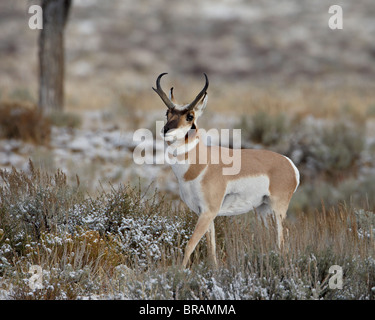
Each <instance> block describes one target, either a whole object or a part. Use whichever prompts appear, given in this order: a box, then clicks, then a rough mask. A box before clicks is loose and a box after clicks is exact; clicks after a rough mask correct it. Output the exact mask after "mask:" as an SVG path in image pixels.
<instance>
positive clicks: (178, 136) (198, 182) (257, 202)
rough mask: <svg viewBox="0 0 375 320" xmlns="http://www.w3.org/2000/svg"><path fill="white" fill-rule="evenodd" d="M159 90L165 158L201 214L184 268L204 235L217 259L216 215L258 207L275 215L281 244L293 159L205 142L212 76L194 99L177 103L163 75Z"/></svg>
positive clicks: (294, 178) (292, 187) (293, 185)
mask: <svg viewBox="0 0 375 320" xmlns="http://www.w3.org/2000/svg"><path fill="white" fill-rule="evenodd" d="M165 74H166V73H162V74H161V75H159V77H158V78H157V80H156V89H155V88H153V90H154V91H155V92H156V93H157V94H158V95H159V96H160V98H161V99H162V100H163V102H164V103H165V105H166V106H167V107H168V110H167V123H166V124H165V126H164V127H163V129H162V131H161V136H162V138H163V139H164V140H165V141H166V143H167V144H168V148H167V151H168V152H167V157H169V158H173V157H174V158H176V161H175V162H172V161H171V162H170V163H171V166H172V170H173V172H174V173H175V175H176V177H177V179H178V182H179V187H180V196H181V198H182V200H183V201H184V202H185V203H186V205H187V206H188V207H189V208H190V209H191V210H192V211H194V212H195V213H196V214H197V215H198V217H199V218H198V221H197V224H196V227H195V230H194V232H193V235H192V236H191V238H190V240H189V241H188V243H187V245H186V248H185V255H184V259H183V266H184V267H186V265H187V264H188V261H189V258H190V255H191V254H192V252H193V251H194V249H195V247H196V245H197V244H198V242H199V240H200V239H201V238H202V237H203V235H204V234H206V238H207V243H208V250H209V255H210V256H211V258H212V262H213V263H214V265H215V266H216V265H217V261H216V244H215V227H214V219H215V217H216V216H231V215H238V214H243V213H246V212H249V211H251V210H255V211H256V213H258V214H260V215H261V216H262V217H263V218H264V217H267V215H268V214H273V215H274V217H275V221H276V224H277V233H278V245H279V247H281V245H282V243H283V227H282V222H283V219H285V217H286V212H287V209H288V206H289V202H290V199H291V197H292V195H293V193H294V192H295V191H296V189H297V187H298V185H299V172H298V169H297V168H296V166H295V165H294V164H293V162H292V161H291V160H290V159H289V158H287V157H285V156H283V155H281V154H278V153H275V152H271V151H267V150H253V149H229V148H224V147H220V146H206V145H205V144H204V142H203V139H202V136H201V134H200V130H198V127H197V119H198V118H199V117H200V116H201V115H202V112H203V110H204V109H205V108H206V105H207V88H208V78H207V75H206V74H204V76H205V79H206V83H205V86H204V88H203V89H202V90H201V92H200V93H199V94H198V95H197V96H196V98H195V99H194V101H193V102H191V103H190V104H186V105H179V104H177V103H176V101H175V99H174V96H173V88H171V90H170V94H169V96H167V95H166V93H165V92H164V91H163V90H162V88H161V86H160V79H161V77H162V76H164V75H165ZM229 157H234V158H236V159H237V160H240V161H237V162H236V163H237V164H239V165H237V166H238V168H237V170H235V174H230V173H229V174H228V172H230V171H228V172H227V173H225V169H228V167H229V164H228V163H229V161H228V159H229Z"/></svg>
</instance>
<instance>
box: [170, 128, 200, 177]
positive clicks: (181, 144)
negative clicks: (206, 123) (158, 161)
mask: <svg viewBox="0 0 375 320" xmlns="http://www.w3.org/2000/svg"><path fill="white" fill-rule="evenodd" d="M205 148H207V146H206V145H205V143H204V141H203V140H202V138H201V136H200V134H199V132H198V130H196V131H195V133H194V135H192V136H190V137H189V139H181V140H180V141H178V142H174V143H173V147H172V145H171V143H168V149H169V150H168V154H167V156H168V157H169V159H172V158H173V157H175V159H176V160H177V161H175V162H174V163H173V164H171V167H172V170H173V172H174V174H175V175H176V177H177V179H178V180H179V181H180V182H181V181H183V180H184V175H185V173H186V172H187V171H188V170H189V168H190V167H192V166H196V165H200V166H202V164H199V159H198V157H199V153H200V152H202V149H205ZM205 165H207V164H205Z"/></svg>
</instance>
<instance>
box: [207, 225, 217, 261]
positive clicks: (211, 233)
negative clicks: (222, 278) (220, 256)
mask: <svg viewBox="0 0 375 320" xmlns="http://www.w3.org/2000/svg"><path fill="white" fill-rule="evenodd" d="M206 239H207V250H208V255H209V256H210V259H211V261H212V264H213V265H214V266H215V267H217V260H216V241H215V225H214V221H212V222H211V224H210V226H209V228H208V231H207V232H206Z"/></svg>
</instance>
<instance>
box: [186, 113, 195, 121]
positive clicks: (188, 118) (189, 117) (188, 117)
mask: <svg viewBox="0 0 375 320" xmlns="http://www.w3.org/2000/svg"><path fill="white" fill-rule="evenodd" d="M186 120H187V121H193V120H194V116H193V115H192V114H188V115H187V116H186Z"/></svg>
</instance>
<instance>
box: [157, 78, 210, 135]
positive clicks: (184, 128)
mask: <svg viewBox="0 0 375 320" xmlns="http://www.w3.org/2000/svg"><path fill="white" fill-rule="evenodd" d="M166 74H167V73H162V74H161V75H159V77H158V78H157V80H156V89H155V88H152V89H154V91H155V92H156V93H157V94H158V95H159V96H160V98H161V99H162V100H163V102H164V103H165V105H166V106H167V107H168V110H167V114H166V116H167V123H166V124H165V126H164V127H163V129H162V130H161V133H160V134H161V136H162V138H163V139H164V140H165V141H174V140H176V139H177V140H179V139H182V138H184V137H186V135H187V134H188V133H189V130H191V129H192V130H197V119H198V118H199V116H200V115H201V114H202V112H203V110H204V108H205V107H206V105H207V88H208V78H207V75H206V74H204V76H205V78H206V84H205V85H204V87H203V89H202V90H201V92H199V94H198V95H197V96H196V98H195V99H194V101H193V102H191V103H189V104H185V105H179V104H177V103H176V101H175V99H174V96H173V87H172V88H171V90H170V93H169V97H168V96H167V95H166V94H165V92H164V91H163V89H162V88H161V86H160V79H161V77H162V76H164V75H166Z"/></svg>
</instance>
